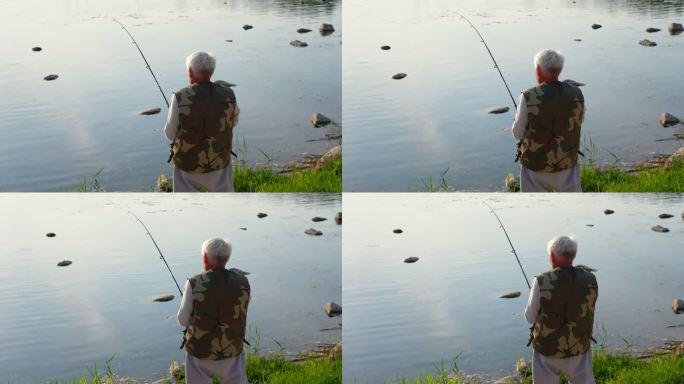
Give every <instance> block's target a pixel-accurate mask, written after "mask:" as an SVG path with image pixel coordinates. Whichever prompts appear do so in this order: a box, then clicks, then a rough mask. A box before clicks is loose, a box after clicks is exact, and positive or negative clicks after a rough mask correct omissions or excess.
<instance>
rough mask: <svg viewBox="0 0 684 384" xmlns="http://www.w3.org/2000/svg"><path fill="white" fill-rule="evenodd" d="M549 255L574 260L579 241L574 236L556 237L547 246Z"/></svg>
mask: <svg viewBox="0 0 684 384" xmlns="http://www.w3.org/2000/svg"><path fill="white" fill-rule="evenodd" d="M546 250H547V251H548V252H549V255H550V254H551V253H553V254H554V255H556V256H557V257H561V258H565V259H570V260H571V259H574V258H575V255H576V254H577V240H576V239H575V237H574V236H556V237H554V238H553V239H551V240H550V241H549V243H548V244H547V245H546Z"/></svg>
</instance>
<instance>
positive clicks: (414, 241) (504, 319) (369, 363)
mask: <svg viewBox="0 0 684 384" xmlns="http://www.w3.org/2000/svg"><path fill="white" fill-rule="evenodd" d="M482 200H486V201H487V202H488V203H489V204H490V205H491V206H492V207H493V208H494V209H495V210H496V212H497V213H498V215H499V216H500V218H501V220H502V221H503V223H504V225H505V227H506V229H507V230H508V233H509V235H510V236H511V239H512V241H513V244H514V245H515V247H516V250H517V252H518V255H519V256H520V261H521V263H522V265H523V267H524V269H525V271H526V273H527V275H528V276H529V277H530V279H531V278H532V276H534V275H535V274H538V273H541V272H544V271H546V270H548V269H549V264H548V257H547V255H546V243H547V242H548V241H549V240H550V239H551V238H552V237H553V236H556V235H559V234H574V235H575V236H576V237H577V240H578V243H579V252H578V255H577V259H576V262H577V263H578V264H584V265H588V266H591V267H593V268H596V269H598V272H596V276H597V278H598V283H599V299H598V303H597V307H596V319H595V325H596V329H595V336H596V339H598V340H599V341H605V344H606V346H607V347H609V348H616V347H624V342H623V338H624V340H627V341H628V342H629V343H632V344H633V347H634V348H636V349H643V348H646V347H649V346H653V345H658V344H660V343H662V342H663V341H664V340H666V339H683V338H684V333H683V332H684V331H683V330H684V328H681V327H678V328H667V327H668V326H673V325H675V326H676V325H682V324H683V323H684V318H682V317H681V316H679V317H678V316H677V315H674V314H673V312H672V310H671V308H670V306H671V302H672V299H674V298H682V296H684V280H682V274H683V273H684V266H683V264H682V262H683V261H684V259H683V258H682V257H683V256H684V254H683V253H682V251H681V250H682V248H683V247H684V236H683V235H684V222H683V221H682V219H681V217H680V213H682V211H683V210H684V196H682V195H657V194H642V195H630V194H620V195H597V194H588V195H574V196H573V195H554V196H553V199H550V198H549V197H547V196H546V195H525V196H522V195H521V196H509V195H500V194H499V195H493V194H483V195H479V196H477V195H465V196H450V195H444V194H440V195H432V194H431V195H413V194H402V195H398V194H389V195H383V196H377V195H356V194H347V195H345V197H344V206H345V230H344V240H343V249H344V258H343V300H344V305H345V323H344V330H343V338H344V343H345V346H344V347H345V351H344V368H343V369H344V372H343V373H344V382H345V383H354V382H355V383H358V384H362V383H381V382H384V381H385V380H387V379H391V378H395V377H403V376H408V377H417V376H419V375H420V374H421V373H434V372H435V367H436V366H439V365H440V364H441V363H442V362H444V364H445V366H446V368H447V369H449V368H450V367H451V366H452V361H453V358H454V357H455V356H457V355H458V354H459V353H460V354H461V355H460V357H459V358H458V359H457V360H456V363H457V365H458V367H459V368H461V369H463V370H465V371H466V372H468V373H479V374H483V375H485V376H489V377H493V378H496V377H503V376H505V375H507V374H510V372H511V371H512V370H513V369H514V367H515V362H516V360H517V358H518V357H519V356H522V357H526V358H530V357H531V353H530V349H528V348H526V347H525V345H526V344H527V339H528V336H529V325H528V324H527V322H526V321H525V320H524V318H523V315H522V313H523V310H524V308H525V305H526V303H527V296H528V292H529V290H528V288H527V285H526V284H525V281H524V279H523V275H522V273H521V271H520V269H519V267H518V264H517V263H516V260H515V257H514V255H513V254H512V253H511V249H510V246H509V244H508V242H507V241H506V237H505V235H504V233H503V232H502V231H501V229H500V228H499V224H498V222H497V221H496V218H495V217H494V216H493V215H492V214H491V213H490V212H489V209H488V208H487V207H486V206H485V205H484V204H483V203H482ZM607 208H609V209H612V210H614V211H615V213H614V214H612V215H605V214H604V213H603V211H604V209H607ZM661 213H670V214H673V215H675V217H674V218H670V219H667V220H663V219H660V218H658V215H659V214H661ZM657 224H660V225H662V226H665V227H668V228H669V229H670V232H669V233H657V232H654V231H652V230H651V227H652V226H654V225H657ZM589 225H592V226H589ZM395 228H400V229H402V230H403V231H404V233H403V234H399V235H397V234H394V233H392V230H393V229H395ZM410 256H417V257H419V258H420V259H419V260H418V262H416V263H415V264H405V263H404V262H403V260H404V259H405V258H407V257H410ZM507 291H521V292H522V295H521V296H520V297H518V298H515V299H500V298H498V296H499V294H501V293H503V292H507ZM604 327H605V330H606V331H607V334H605V335H607V338H605V340H603V339H604V338H603V335H604V332H603V329H604ZM355 380H356V381H355Z"/></svg>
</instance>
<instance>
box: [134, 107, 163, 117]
mask: <svg viewBox="0 0 684 384" xmlns="http://www.w3.org/2000/svg"><path fill="white" fill-rule="evenodd" d="M159 112H161V108H150V109H146V110H144V111H142V112H140V113H139V114H140V115H146V116H149V115H156V114H157V113H159Z"/></svg>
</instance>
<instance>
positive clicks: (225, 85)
mask: <svg viewBox="0 0 684 384" xmlns="http://www.w3.org/2000/svg"><path fill="white" fill-rule="evenodd" d="M214 84H219V85H222V86H224V87H226V88H232V87H237V84H233V83H229V82H227V81H223V80H216V81H215V82H214Z"/></svg>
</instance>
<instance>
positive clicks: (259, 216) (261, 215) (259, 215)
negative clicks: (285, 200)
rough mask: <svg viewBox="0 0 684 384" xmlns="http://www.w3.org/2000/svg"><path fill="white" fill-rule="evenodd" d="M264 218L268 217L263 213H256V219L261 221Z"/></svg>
mask: <svg viewBox="0 0 684 384" xmlns="http://www.w3.org/2000/svg"><path fill="white" fill-rule="evenodd" d="M266 216H268V215H267V214H265V213H263V212H259V213H257V217H258V218H260V219H263V218H264V217H266Z"/></svg>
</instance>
